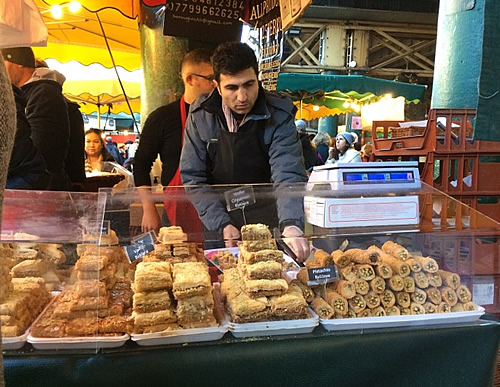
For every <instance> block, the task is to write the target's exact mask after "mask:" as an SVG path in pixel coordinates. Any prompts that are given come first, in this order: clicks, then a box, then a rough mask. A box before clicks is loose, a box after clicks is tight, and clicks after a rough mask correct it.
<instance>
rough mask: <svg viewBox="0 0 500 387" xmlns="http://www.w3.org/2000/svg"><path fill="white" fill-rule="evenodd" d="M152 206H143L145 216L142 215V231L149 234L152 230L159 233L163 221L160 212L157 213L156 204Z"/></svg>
mask: <svg viewBox="0 0 500 387" xmlns="http://www.w3.org/2000/svg"><path fill="white" fill-rule="evenodd" d="M151 204H152V205H146V204H144V206H143V214H142V222H141V231H142V232H148V231H151V230H155V231H158V230H159V229H160V227H161V219H160V215H158V211H156V207H155V205H154V203H151Z"/></svg>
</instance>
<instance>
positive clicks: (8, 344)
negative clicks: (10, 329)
mask: <svg viewBox="0 0 500 387" xmlns="http://www.w3.org/2000/svg"><path fill="white" fill-rule="evenodd" d="M28 333H29V328H28V329H27V330H26V332H24V334H23V335H21V336H15V337H2V349H3V350H15V349H21V348H22V347H23V346H24V344H25V343H26V340H27V338H28Z"/></svg>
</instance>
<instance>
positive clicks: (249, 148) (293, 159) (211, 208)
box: [180, 42, 309, 260]
mask: <svg viewBox="0 0 500 387" xmlns="http://www.w3.org/2000/svg"><path fill="white" fill-rule="evenodd" d="M211 61H212V65H213V68H214V75H215V81H216V85H217V88H216V90H214V91H213V92H212V93H211V94H210V95H205V96H202V97H200V98H198V100H196V102H195V103H194V104H193V105H192V106H191V110H190V114H189V117H188V121H187V124H186V137H185V142H184V147H183V149H182V155H181V163H180V171H181V176H182V181H183V183H184V184H185V185H193V186H198V189H194V190H190V191H189V192H190V194H192V196H191V197H192V200H193V203H194V205H195V207H196V209H197V210H198V214H199V216H200V218H201V220H202V222H203V225H204V226H205V228H206V230H207V231H208V232H212V233H216V234H218V238H219V240H218V241H216V240H214V242H217V243H221V244H222V245H224V244H225V245H226V246H233V245H235V244H236V240H238V239H239V238H240V231H239V229H240V227H241V226H242V225H243V224H244V223H245V220H246V222H247V223H265V224H267V225H269V226H270V227H271V228H273V227H274V226H279V227H280V230H281V231H282V235H283V236H284V237H285V241H286V242H287V243H288V244H289V246H290V247H291V248H292V250H293V251H294V252H295V254H296V255H297V258H298V259H300V260H304V259H305V258H306V257H307V256H308V255H309V243H308V241H307V240H306V239H305V238H303V237H302V236H303V231H302V227H304V208H303V201H302V200H301V199H302V198H300V200H298V198H295V197H291V196H290V195H289V192H290V185H293V184H291V183H298V182H305V181H307V174H306V170H305V168H304V163H303V158H302V147H301V145H300V141H299V138H298V135H297V129H296V127H295V123H294V115H295V111H296V110H297V109H296V108H295V107H294V105H293V104H292V101H291V100H290V99H289V98H287V97H282V96H279V95H276V94H273V93H270V92H267V91H265V90H264V89H263V88H262V87H261V85H260V83H259V81H258V77H257V74H258V68H257V67H258V66H257V59H256V57H255V54H254V52H253V50H252V49H251V48H250V47H249V46H248V45H246V44H244V43H240V42H226V43H223V44H221V45H220V46H219V47H218V48H217V49H216V50H215V53H214V55H213V56H212V59H211ZM270 182H273V183H275V185H276V186H277V188H276V189H277V190H278V192H275V193H274V195H275V196H276V198H277V199H276V200H274V197H272V196H271V195H269V196H270V197H269V198H257V199H258V200H259V202H258V204H255V205H253V206H248V208H245V218H243V216H242V211H231V212H228V211H227V210H226V205H225V203H224V202H223V201H220V200H218V199H214V198H213V197H212V196H211V195H210V194H211V193H213V190H214V189H215V188H211V187H208V186H207V185H212V184H254V183H270ZM281 183H286V184H281ZM285 185H286V188H285V187H284V186H285ZM282 187H283V188H282ZM281 189H283V192H282V191H281ZM285 192H286V193H287V195H284V193H285ZM296 199H297V200H296ZM286 238H290V239H286Z"/></svg>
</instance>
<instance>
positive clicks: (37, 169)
mask: <svg viewBox="0 0 500 387" xmlns="http://www.w3.org/2000/svg"><path fill="white" fill-rule="evenodd" d="M12 90H13V92H14V99H15V101H16V110H17V112H16V113H17V117H16V118H17V120H16V124H17V130H16V137H15V139H14V147H13V148H12V154H11V157H10V162H9V171H8V174H7V183H6V188H9V189H33V190H44V189H46V188H47V185H48V183H49V173H48V172H47V168H46V167H45V160H44V158H43V157H42V155H41V154H40V152H38V149H36V147H35V146H34V145H33V141H31V128H30V124H29V122H28V120H27V118H26V114H25V109H26V100H25V98H24V94H23V92H22V91H21V89H20V88H18V87H17V86H14V85H12Z"/></svg>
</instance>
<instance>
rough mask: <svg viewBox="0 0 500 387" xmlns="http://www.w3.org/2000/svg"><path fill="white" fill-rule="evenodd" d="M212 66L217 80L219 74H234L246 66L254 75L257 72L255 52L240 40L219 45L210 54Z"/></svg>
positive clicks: (218, 79)
mask: <svg viewBox="0 0 500 387" xmlns="http://www.w3.org/2000/svg"><path fill="white" fill-rule="evenodd" d="M212 67H213V68H214V76H215V79H216V80H217V82H219V81H220V75H221V74H228V75H234V74H238V73H239V72H241V71H243V70H246V69H248V68H252V69H253V70H254V71H255V75H258V73H259V69H258V64H257V58H256V57H255V53H254V52H253V50H252V49H251V48H250V47H249V46H248V45H247V44H245V43H241V42H226V43H222V44H221V45H219V46H218V47H217V48H216V49H215V52H214V54H213V55H212Z"/></svg>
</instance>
